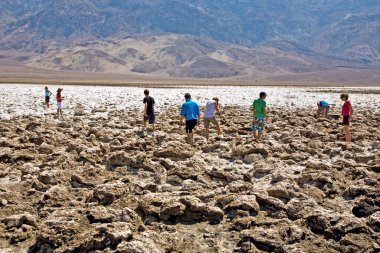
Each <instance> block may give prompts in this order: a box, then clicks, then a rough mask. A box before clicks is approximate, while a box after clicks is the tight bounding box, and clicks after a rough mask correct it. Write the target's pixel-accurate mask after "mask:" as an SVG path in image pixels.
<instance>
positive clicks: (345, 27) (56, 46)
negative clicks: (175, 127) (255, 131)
mask: <svg viewBox="0 0 380 253" xmlns="http://www.w3.org/2000/svg"><path fill="white" fill-rule="evenodd" d="M0 17H1V20H2V21H1V22H0V50H10V51H11V50H21V51H23V52H28V55H29V54H30V56H29V57H28V58H27V59H26V60H24V63H26V64H28V65H33V66H41V67H47V68H54V69H62V70H75V71H92V72H109V71H116V72H117V71H132V72H135V73H143V74H157V73H159V74H164V75H170V76H180V77H228V76H247V75H248V76H250V75H253V73H256V72H257V71H258V72H260V73H264V74H266V73H284V74H286V73H307V72H313V71H321V70H326V69H334V68H338V67H349V68H360V69H364V68H368V69H372V68H375V69H377V68H379V67H380V43H379V41H380V2H379V1H378V0H361V1H356V0H310V1H304V0H282V1H267V0H81V1H79V0H65V1H62V0H31V1H21V0H15V1H11V0H3V1H2V2H1V5H0ZM128 39H130V40H129V41H128ZM155 39H157V42H155V41H153V40H155ZM133 41H134V42H133ZM130 43H132V44H133V43H142V45H145V47H146V48H145V49H142V48H135V47H133V46H131V45H130ZM160 43H164V44H160ZM207 71H208V72H207Z"/></svg>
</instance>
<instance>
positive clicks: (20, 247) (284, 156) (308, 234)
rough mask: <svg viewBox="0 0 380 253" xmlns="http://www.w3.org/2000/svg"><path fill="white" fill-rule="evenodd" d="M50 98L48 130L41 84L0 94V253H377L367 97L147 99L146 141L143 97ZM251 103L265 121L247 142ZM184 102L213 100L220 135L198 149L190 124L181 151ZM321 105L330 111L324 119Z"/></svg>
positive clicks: (376, 160) (377, 139)
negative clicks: (151, 124) (152, 118)
mask: <svg viewBox="0 0 380 253" xmlns="http://www.w3.org/2000/svg"><path fill="white" fill-rule="evenodd" d="M49 87H50V90H51V91H53V93H55V91H56V89H57V86H49ZM63 89H64V90H63V96H64V97H65V100H64V103H63V105H64V116H65V119H64V120H58V119H56V118H55V114H54V112H55V108H56V106H55V104H54V103H53V104H52V106H51V108H50V109H44V108H43V106H42V103H43V86H42V85H17V84H12V85H0V118H1V120H0V251H1V252H26V251H28V250H29V252H89V251H93V252H157V253H161V252H163V253H164V252H202V253H203V252H289V253H298V252H379V250H380V246H379V245H380V239H379V238H380V197H379V186H380V174H379V173H380V128H379V124H380V109H379V108H380V89H379V88H357V87H350V88H343V87H340V88H333V87H328V88H300V87H227V86H223V87H187V88H186V87H180V88H152V89H150V90H151V95H152V96H153V97H154V98H155V100H156V102H157V105H156V109H157V123H158V124H157V128H158V129H157V131H156V135H155V136H154V137H153V136H151V135H149V132H148V135H143V134H142V132H141V129H142V121H141V120H142V106H143V104H142V99H143V88H140V87H139V88H133V87H101V86H64V87H63ZM260 91H266V92H267V93H268V98H267V103H268V108H269V115H270V120H269V122H268V124H267V128H266V132H265V136H264V138H263V139H262V140H261V141H258V142H257V141H255V140H254V139H253V137H252V135H251V132H250V125H251V116H250V115H251V113H250V110H249V106H250V105H251V103H252V101H253V99H254V98H255V97H257V95H258V93H259V92H260ZM185 92H190V93H191V94H192V95H193V98H194V99H195V100H196V101H198V102H199V103H200V105H201V106H203V105H204V103H205V101H206V99H210V98H212V97H213V96H218V97H219V98H220V101H221V104H222V106H223V108H222V114H221V115H220V116H218V120H219V122H220V123H221V125H222V130H223V135H222V136H217V135H216V133H215V130H214V129H212V131H211V139H210V140H209V141H208V142H207V140H206V139H205V137H204V133H203V126H202V125H201V126H200V127H198V128H197V130H196V136H195V145H194V147H190V146H188V145H187V144H185V132H184V129H183V127H182V126H180V125H179V124H178V118H179V115H178V114H179V108H180V105H181V103H182V102H183V94H184V93H185ZM342 92H348V93H350V95H351V97H350V100H351V102H352V104H353V106H354V109H355V114H354V117H353V121H352V122H351V129H352V134H353V143H351V144H347V143H345V142H344V136H343V134H342V126H341V124H340V118H339V112H340V106H341V105H342V102H341V101H340V99H339V94H340V93H342ZM320 99H324V100H327V101H329V102H330V103H332V104H335V105H334V106H333V108H332V109H331V112H330V116H329V117H328V118H327V119H323V118H322V119H316V118H315V116H314V114H315V110H316V102H317V101H318V100H320ZM52 100H53V99H52ZM202 109H203V107H202Z"/></svg>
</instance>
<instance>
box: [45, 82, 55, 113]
mask: <svg viewBox="0 0 380 253" xmlns="http://www.w3.org/2000/svg"><path fill="white" fill-rule="evenodd" d="M52 94H53V93H51V92H50V90H49V88H48V87H47V86H45V106H46V107H47V108H49V107H50V95H52Z"/></svg>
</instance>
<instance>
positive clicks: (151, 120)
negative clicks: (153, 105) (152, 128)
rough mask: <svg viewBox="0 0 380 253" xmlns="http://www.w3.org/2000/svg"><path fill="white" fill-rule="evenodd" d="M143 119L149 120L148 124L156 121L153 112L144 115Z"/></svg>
mask: <svg viewBox="0 0 380 253" xmlns="http://www.w3.org/2000/svg"><path fill="white" fill-rule="evenodd" d="M144 121H149V124H151V125H153V124H155V123H156V116H155V115H154V114H149V115H147V116H144Z"/></svg>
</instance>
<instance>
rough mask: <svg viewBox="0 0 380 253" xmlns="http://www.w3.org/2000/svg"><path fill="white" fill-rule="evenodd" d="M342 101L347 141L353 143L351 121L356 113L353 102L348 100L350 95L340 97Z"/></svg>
mask: <svg viewBox="0 0 380 253" xmlns="http://www.w3.org/2000/svg"><path fill="white" fill-rule="evenodd" d="M340 99H342V101H343V102H344V104H343V106H342V116H343V129H344V134H345V136H346V141H347V142H351V132H350V121H351V119H352V113H353V112H354V110H353V108H352V105H351V102H350V101H349V100H348V94H342V95H340Z"/></svg>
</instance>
